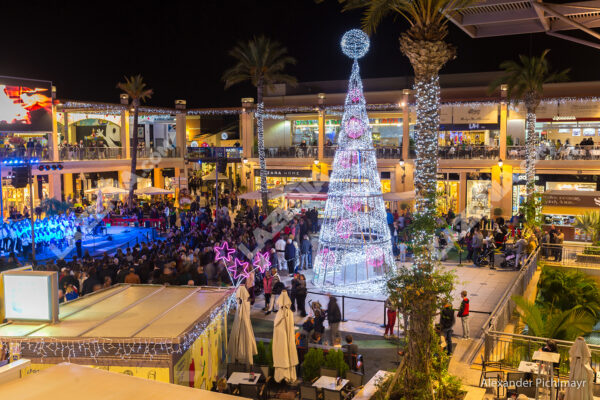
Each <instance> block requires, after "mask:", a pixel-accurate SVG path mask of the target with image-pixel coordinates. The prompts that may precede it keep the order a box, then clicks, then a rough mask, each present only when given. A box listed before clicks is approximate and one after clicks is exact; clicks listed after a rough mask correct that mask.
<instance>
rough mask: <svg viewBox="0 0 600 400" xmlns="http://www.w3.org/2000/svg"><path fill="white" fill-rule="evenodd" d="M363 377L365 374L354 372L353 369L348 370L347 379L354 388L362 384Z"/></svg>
mask: <svg viewBox="0 0 600 400" xmlns="http://www.w3.org/2000/svg"><path fill="white" fill-rule="evenodd" d="M363 378H364V375H363V374H359V373H358V372H352V371H347V372H346V379H348V381H349V382H350V386H351V387H352V388H357V387H360V386H362V384H363Z"/></svg>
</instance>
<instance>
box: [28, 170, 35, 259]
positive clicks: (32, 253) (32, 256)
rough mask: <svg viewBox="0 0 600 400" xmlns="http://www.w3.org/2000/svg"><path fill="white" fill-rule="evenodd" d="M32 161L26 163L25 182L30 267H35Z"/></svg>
mask: <svg viewBox="0 0 600 400" xmlns="http://www.w3.org/2000/svg"><path fill="white" fill-rule="evenodd" d="M32 162H33V160H28V163H27V181H28V183H29V215H30V216H31V218H30V219H29V220H30V221H31V265H35V225H34V221H33V217H34V215H35V213H34V212H33V175H31V174H32V170H31V164H32Z"/></svg>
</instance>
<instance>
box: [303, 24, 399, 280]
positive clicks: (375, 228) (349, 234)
mask: <svg viewBox="0 0 600 400" xmlns="http://www.w3.org/2000/svg"><path fill="white" fill-rule="evenodd" d="M368 50H369V38H368V36H367V35H366V34H365V33H364V32H363V31H361V30H358V29H352V30H350V31H348V32H346V33H345V34H344V36H343V38H342V51H343V52H344V54H346V55H347V56H348V57H350V58H352V59H354V63H353V65H352V75H350V81H349V83H348V94H347V95H346V101H345V103H344V115H343V117H342V126H341V130H340V132H339V136H338V149H337V151H336V152H335V157H334V160H333V171H332V174H331V178H330V182H329V192H328V194H327V204H326V205H325V214H324V217H323V222H322V226H321V232H320V235H319V248H318V251H317V254H316V257H315V266H314V268H315V269H314V271H315V275H314V278H313V283H314V284H315V285H316V286H319V287H332V288H336V287H337V288H341V287H351V286H361V287H364V288H363V289H368V285H366V286H365V285H362V284H364V283H367V282H369V281H374V280H380V279H381V278H382V277H383V276H384V275H385V273H386V272H388V271H389V270H390V269H391V268H392V267H394V266H395V264H394V258H393V256H392V242H391V235H390V229H389V227H388V225H387V218H386V211H385V205H384V203H383V195H382V193H381V181H380V179H379V172H378V171H377V159H376V156H375V149H374V147H373V140H372V138H371V128H370V127H369V117H368V115H367V109H366V102H365V97H364V94H363V87H362V81H361V79H360V75H359V68H358V61H357V60H358V59H359V58H360V57H362V56H364V55H365V54H366V53H367V51H368ZM357 290H358V288H357Z"/></svg>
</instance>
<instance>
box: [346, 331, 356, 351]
mask: <svg viewBox="0 0 600 400" xmlns="http://www.w3.org/2000/svg"><path fill="white" fill-rule="evenodd" d="M344 347H345V348H346V351H347V352H348V353H349V354H358V345H356V344H355V343H354V339H353V338H352V335H346V344H345V345H344Z"/></svg>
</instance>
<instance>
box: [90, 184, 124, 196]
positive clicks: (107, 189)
mask: <svg viewBox="0 0 600 400" xmlns="http://www.w3.org/2000/svg"><path fill="white" fill-rule="evenodd" d="M99 191H100V192H102V194H104V195H110V194H127V193H129V192H128V191H127V190H125V189H121V188H118V187H114V186H104V187H101V188H93V189H88V190H86V191H85V193H94V194H98V192H99Z"/></svg>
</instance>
